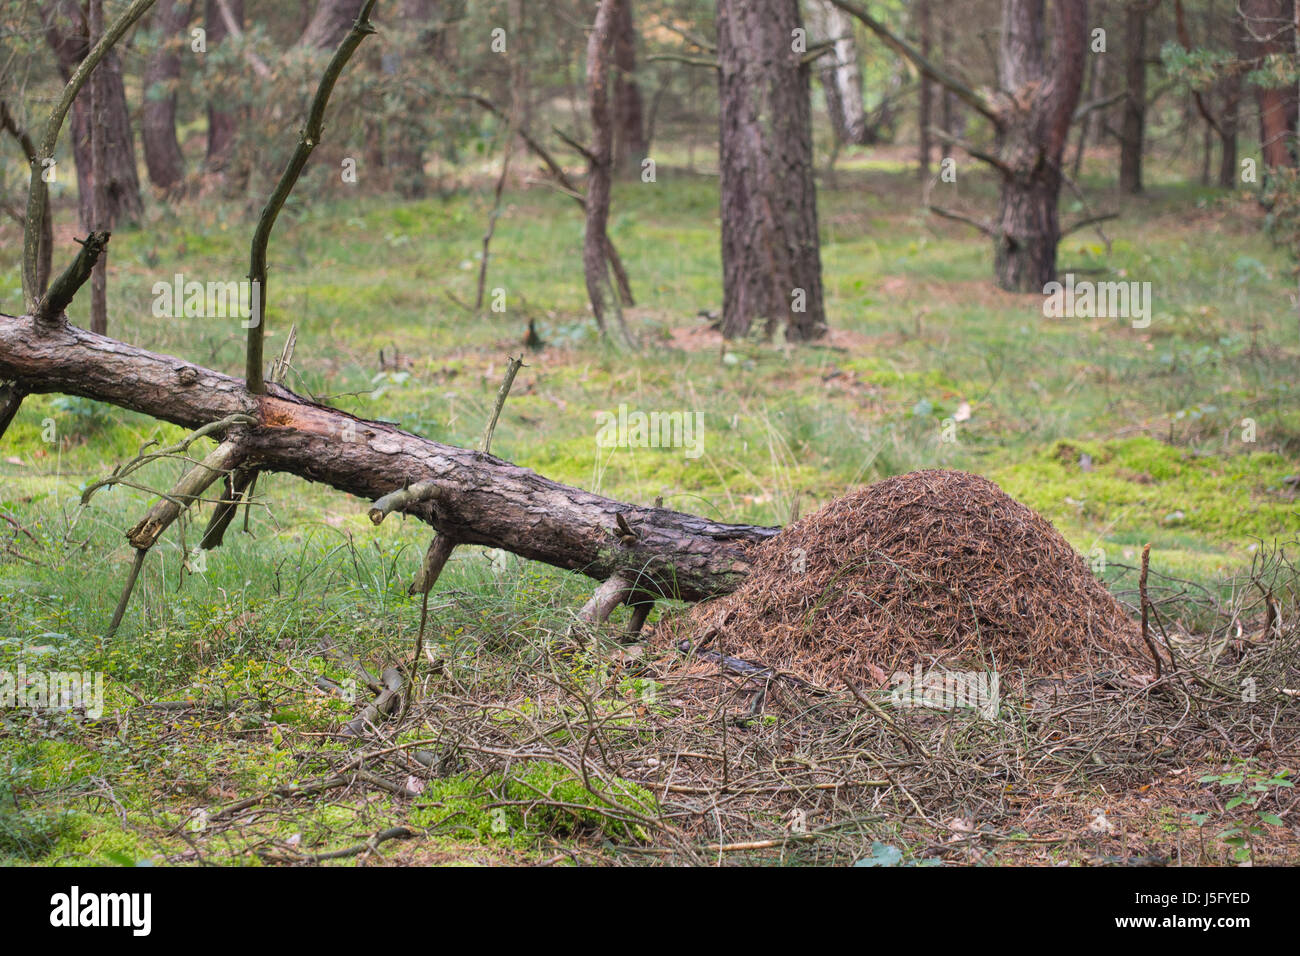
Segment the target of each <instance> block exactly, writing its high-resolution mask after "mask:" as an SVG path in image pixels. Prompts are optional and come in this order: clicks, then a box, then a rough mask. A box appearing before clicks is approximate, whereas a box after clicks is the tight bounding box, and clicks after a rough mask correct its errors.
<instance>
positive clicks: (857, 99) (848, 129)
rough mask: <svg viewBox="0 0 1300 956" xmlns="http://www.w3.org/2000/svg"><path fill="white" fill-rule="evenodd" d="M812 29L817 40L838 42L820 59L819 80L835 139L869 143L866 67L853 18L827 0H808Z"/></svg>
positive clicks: (810, 30)
mask: <svg viewBox="0 0 1300 956" xmlns="http://www.w3.org/2000/svg"><path fill="white" fill-rule="evenodd" d="M807 10H808V32H809V35H810V39H811V40H812V41H813V42H814V43H825V42H827V41H834V43H835V47H834V49H833V50H832V52H831V53H829V54H826V55H825V56H823V57H821V59H819V60H818V61H817V63H818V73H817V75H818V79H819V80H820V81H821V85H822V91H823V93H824V95H825V96H826V112H827V113H828V114H829V116H830V120H831V129H832V130H833V131H834V133H835V140H836V142H838V143H841V144H845V145H848V144H852V145H857V146H862V145H866V142H867V110H866V105H865V103H864V101H863V98H862V69H861V67H860V66H859V65H858V45H857V43H856V42H855V41H854V39H853V21H852V19H850V17H849V15H848V14H847V13H845V12H844V11H843V10H841V9H840V8H839V7H836V6H833V5H832V4H830V3H828V2H827V0H808V4H807Z"/></svg>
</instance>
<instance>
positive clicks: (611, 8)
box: [582, 0, 630, 342]
mask: <svg viewBox="0 0 1300 956" xmlns="http://www.w3.org/2000/svg"><path fill="white" fill-rule="evenodd" d="M619 2H620V0H601V3H600V8H599V9H598V10H597V12H596V22H595V24H594V25H593V26H592V28H591V35H590V37H589V38H588V40H587V99H588V102H589V104H590V108H591V145H590V147H589V148H588V151H587V198H586V213H587V223H586V231H585V232H584V234H583V241H582V270H583V274H584V276H585V278H586V282H587V297H588V299H589V300H590V301H591V311H592V314H593V315H594V316H595V318H596V325H597V326H598V327H599V328H600V330H601V332H602V333H603V332H605V331H606V329H607V326H608V323H607V322H606V319H605V308H606V306H607V305H608V306H610V307H612V308H613V310H614V317H615V324H616V325H617V327H618V329H619V332H620V334H621V335H622V337H623V338H624V339H625V340H627V341H629V342H630V337H629V335H628V331H627V327H626V326H625V325H624V322H623V309H622V306H621V305H620V302H619V297H618V294H617V293H616V292H615V291H614V288H613V286H612V285H611V284H610V281H609V269H608V268H607V259H608V249H609V248H611V243H610V241H609V236H608V232H607V230H608V227H609V204H610V195H611V189H612V179H613V153H614V129H613V126H614V119H613V116H612V115H611V113H610V108H609V61H610V48H611V47H612V45H613V30H614V22H615V18H616V16H617V9H616V8H617V6H618V3H619Z"/></svg>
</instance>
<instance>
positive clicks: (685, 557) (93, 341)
mask: <svg viewBox="0 0 1300 956" xmlns="http://www.w3.org/2000/svg"><path fill="white" fill-rule="evenodd" d="M0 379H3V380H7V381H11V382H16V383H18V387H19V388H20V389H22V390H23V391H24V392H26V393H62V394H66V395H79V396H82V397H84V398H91V399H94V400H96V401H101V402H107V403H109V404H111V405H116V406H118V407H119V408H125V409H129V410H131V411H135V412H140V413H141V414H144V415H149V416H152V417H154V418H157V419H159V420H161V421H167V422H171V423H173V424H176V425H180V426H183V427H186V428H191V429H195V428H199V427H202V426H204V425H208V424H210V423H212V422H218V421H222V420H224V419H227V418H229V417H231V416H232V415H249V416H252V417H253V418H254V419H255V420H256V422H257V424H256V425H252V426H234V427H232V428H231V429H230V430H229V434H225V435H216V436H214V437H216V438H218V439H223V438H224V439H228V440H230V441H232V442H233V443H234V445H235V448H236V449H237V454H236V455H234V456H232V458H231V459H230V463H231V464H232V466H233V464H235V463H237V464H239V465H240V466H241V467H243V468H257V469H260V470H262V471H279V472H285V473H288V474H293V475H297V476H299V477H301V478H305V479H307V480H309V481H314V482H319V483H321V484H326V485H329V486H330V487H332V488H337V489H339V490H340V491H346V492H348V493H349V494H353V495H357V496H359V497H361V498H363V499H366V500H367V501H372V500H374V499H378V498H381V497H382V496H384V495H387V494H391V493H392V492H395V491H399V490H401V489H402V488H406V487H409V486H414V485H416V484H419V483H428V484H427V486H426V487H428V488H430V489H431V491H430V492H429V496H428V497H427V498H421V499H419V500H411V501H409V502H408V503H406V504H405V505H403V507H402V508H401V509H399V510H402V511H404V512H405V513H407V514H410V515H412V516H413V517H416V518H419V519H420V520H422V521H425V522H427V523H428V524H430V525H431V526H433V527H434V528H435V529H437V531H438V532H439V533H440V534H444V535H446V536H447V537H449V538H451V539H452V540H454V541H456V542H459V543H462V544H478V545H485V546H488V547H494V548H502V549H504V550H506V551H510V552H513V553H514V554H517V555H520V556H521V557H524V558H528V559H530V560H534V561H542V562H545V563H546V564H550V565H554V566H555V567H559V568H565V569H567V570H572V571H577V572H579V573H581V574H585V575H587V576H588V577H590V578H593V579H595V580H599V581H604V580H607V579H609V578H614V577H619V578H621V579H623V580H625V581H627V582H628V583H629V585H630V586H631V587H633V588H635V589H636V590H637V591H638V592H641V593H647V594H650V595H653V596H656V597H659V596H663V597H670V598H676V599H681V600H684V601H699V600H704V599H706V598H710V597H714V596H717V595H720V594H725V593H727V592H729V591H731V590H734V588H735V587H736V586H737V585H738V584H739V582H740V581H741V580H742V579H743V577H744V574H745V571H746V569H747V563H746V551H747V548H748V547H749V546H751V545H753V544H757V543H759V542H761V541H764V540H766V539H768V538H770V537H771V536H772V535H774V534H775V533H776V532H777V530H778V529H776V528H764V527H756V526H751V525H733V524H723V523H721V522H717V521H711V520H709V519H707V518H701V517H696V516H694V515H689V514H683V513H680V512H675V511H669V510H667V509H664V508H650V507H642V506H638V505H633V504H629V503H625V502H620V501H615V500H613V499H610V498H605V497H602V496H601V495H596V494H591V493H590V492H586V491H582V490H580V489H577V488H571V487H567V486H565V485H561V484H559V483H557V482H554V481H550V480H548V479H546V478H543V477H542V476H540V475H538V474H537V473H535V472H533V471H531V470H529V469H527V468H522V467H520V466H518V465H513V464H510V463H509V462H506V461H503V460H501V459H499V458H496V457H493V456H491V455H483V454H480V453H478V452H474V451H468V450H465V449H462V448H456V447H453V446H450V445H442V444H439V443H437V442H433V441H429V440H428V439H425V438H421V437H419V436H418V435H413V434H411V433H410V432H405V431H402V430H401V429H400V428H397V427H396V426H394V425H391V424H387V423H385V422H371V421H365V420H364V419H359V418H356V417H354V416H352V415H349V414H347V413H346V412H342V411H339V410H337V409H334V408H329V407H327V406H324V405H318V404H316V403H314V402H311V401H309V400H307V399H305V398H302V397H300V396H298V395H295V394H294V393H292V392H290V391H288V390H287V389H284V388H282V387H280V386H277V385H273V384H272V385H268V391H267V394H265V395H252V394H250V393H249V392H248V391H247V390H246V389H245V388H244V382H243V380H241V379H237V378H232V377H230V376H228V375H223V374H221V373H220V372H215V371H212V370H210V369H206V368H202V367H200V366H197V365H194V364H192V363H190V362H188V361H186V360H185V359H182V358H177V357H175V356H170V355H159V354H156V353H153V352H148V351H146V350H144V349H141V348H137V347H136V346H133V345H128V344H126V343H124V342H119V341H116V340H114V339H111V338H107V337H105V336H101V335H95V334H94V333H91V332H88V331H86V330H84V329H79V328H76V327H75V326H72V325H69V324H67V322H66V321H64V320H62V319H60V320H59V321H58V322H56V323H54V324H53V325H41V324H38V323H37V321H36V319H34V318H33V317H31V316H22V317H14V316H8V315H3V314H0ZM620 516H621V517H622V523H623V524H625V525H626V526H627V527H628V528H629V529H630V531H631V534H627V533H625V532H624V531H623V530H622V528H621V527H620V521H619V518H620Z"/></svg>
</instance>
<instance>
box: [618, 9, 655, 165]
mask: <svg viewBox="0 0 1300 956" xmlns="http://www.w3.org/2000/svg"><path fill="white" fill-rule="evenodd" d="M613 33H614V69H615V71H616V73H615V77H614V166H615V168H616V169H618V170H619V171H620V172H622V173H623V174H624V175H626V176H635V175H637V173H639V172H640V170H641V161H642V160H643V159H645V158H646V156H647V155H648V152H649V148H648V145H647V143H646V136H645V109H644V107H643V105H642V101H641V88H640V86H638V85H637V81H636V40H637V32H636V22H635V20H634V19H633V17H632V0H618V6H617V8H616V9H615V11H614V27H613Z"/></svg>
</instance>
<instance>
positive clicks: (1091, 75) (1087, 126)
mask: <svg viewBox="0 0 1300 956" xmlns="http://www.w3.org/2000/svg"><path fill="white" fill-rule="evenodd" d="M1105 57H1106V54H1104V53H1090V54H1089V56H1088V66H1087V77H1088V79H1087V83H1086V87H1087V88H1086V90H1085V92H1084V94H1083V98H1084V101H1085V102H1091V101H1093V100H1095V99H1096V98H1097V79H1098V74H1099V72H1100V68H1101V63H1102V61H1103V60H1104V59H1105ZM1094 112H1095V111H1094ZM1092 124H1093V114H1092V113H1089V114H1087V115H1086V116H1084V117H1083V119H1081V120H1080V121H1079V139H1078V142H1077V143H1076V145H1075V147H1074V168H1073V170H1072V171H1071V176H1072V178H1074V179H1078V178H1079V173H1080V171H1081V170H1082V169H1083V153H1084V150H1086V149H1087V148H1088V135H1089V133H1090V132H1091V130H1092Z"/></svg>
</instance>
